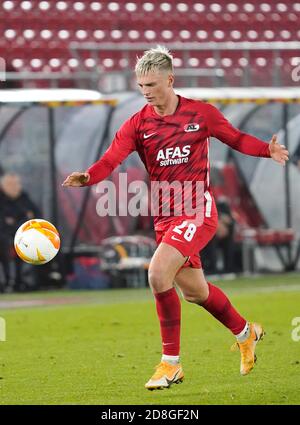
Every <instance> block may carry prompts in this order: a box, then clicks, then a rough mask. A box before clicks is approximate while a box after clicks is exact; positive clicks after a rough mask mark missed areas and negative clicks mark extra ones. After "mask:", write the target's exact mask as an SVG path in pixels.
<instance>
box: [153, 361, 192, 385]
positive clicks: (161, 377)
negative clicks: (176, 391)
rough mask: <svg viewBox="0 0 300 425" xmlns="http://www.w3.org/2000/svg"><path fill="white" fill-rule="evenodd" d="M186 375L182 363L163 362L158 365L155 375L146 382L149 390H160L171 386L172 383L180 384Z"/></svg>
mask: <svg viewBox="0 0 300 425" xmlns="http://www.w3.org/2000/svg"><path fill="white" fill-rule="evenodd" d="M183 378H184V375H183V370H182V367H181V364H180V363H178V364H175V365H173V364H170V363H167V362H161V363H159V365H157V366H156V371H155V373H154V375H153V376H152V377H151V378H150V379H149V381H148V382H147V383H146V384H145V388H147V389H148V390H159V389H163V388H169V387H170V386H171V385H172V384H179V383H180V382H182V381H183Z"/></svg>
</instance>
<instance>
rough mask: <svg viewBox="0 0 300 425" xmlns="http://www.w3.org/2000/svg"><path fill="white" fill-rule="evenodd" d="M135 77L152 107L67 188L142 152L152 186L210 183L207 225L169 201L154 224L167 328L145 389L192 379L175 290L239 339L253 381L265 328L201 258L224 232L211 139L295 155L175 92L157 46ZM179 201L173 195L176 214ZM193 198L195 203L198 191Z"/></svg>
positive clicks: (156, 279)
mask: <svg viewBox="0 0 300 425" xmlns="http://www.w3.org/2000/svg"><path fill="white" fill-rule="evenodd" d="M135 73H136V78H137V83H138V86H139V88H140V91H141V93H142V95H143V96H144V97H145V99H146V101H147V104H146V105H145V106H144V107H143V108H142V109H141V110H140V111H139V112H137V113H136V114H134V115H133V116H132V117H131V118H129V119H128V120H127V121H126V122H125V123H124V124H123V125H122V126H121V128H120V129H119V130H118V131H117V133H116V135H115V137H114V139H113V141H112V143H111V145H110V147H109V148H108V149H107V151H106V152H105V153H104V155H103V156H102V158H100V159H99V160H98V161H97V162H96V163H95V164H93V165H92V166H91V167H89V168H88V169H87V170H86V171H85V172H74V173H72V174H71V175H69V176H68V177H67V178H66V180H65V181H64V182H63V186H75V187H76V186H77V187H78V186H87V185H93V184H96V183H98V182H100V181H102V180H104V179H105V178H107V177H108V176H109V175H110V174H111V172H112V171H113V170H114V168H116V167H117V166H118V165H119V164H120V163H121V162H122V161H123V160H124V159H125V158H126V157H127V156H128V155H129V154H130V153H132V152H133V151H137V152H138V154H139V156H140V158H141V160H142V161H143V163H144V165H145V167H146V169H147V171H148V173H149V175H150V180H151V182H163V181H164V182H168V183H172V182H174V181H177V182H181V183H182V184H183V183H184V182H186V181H189V182H192V183H193V184H195V183H196V182H203V185H204V190H203V192H202V201H203V209H204V211H203V219H201V220H200V219H199V220H198V222H197V220H193V217H192V216H191V215H190V214H189V215H184V214H182V215H181V216H180V215H177V214H176V215H175V214H172V208H171V209H170V211H171V213H170V214H169V215H164V214H162V211H163V208H162V206H163V203H164V199H163V198H162V197H161V196H160V202H161V204H160V208H159V213H158V214H157V215H156V216H155V217H154V226H155V231H156V237H157V243H158V247H157V249H156V251H155V253H154V255H153V258H152V260H151V263H150V266H149V285H150V287H151V289H152V292H153V294H154V297H155V302H156V310H157V315H158V319H159V323H160V331H161V338H162V358H161V362H160V363H159V365H158V366H157V367H156V371H155V373H154V375H153V376H152V377H151V378H150V380H149V381H148V382H147V383H146V385H145V387H146V388H147V389H150V390H154V389H159V388H168V387H170V385H171V384H173V383H179V382H181V381H182V380H183V377H184V374H183V369H182V366H181V364H180V359H179V348H180V321H181V303H180V299H179V296H178V294H177V291H176V289H175V285H176V286H178V287H179V288H180V290H181V292H182V295H183V297H184V299H185V300H187V301H189V302H191V303H195V304H198V305H199V306H201V307H203V308H204V309H206V310H207V311H208V312H209V313H211V314H212V315H213V316H214V317H215V318H216V319H217V320H218V321H220V322H221V323H222V324H223V325H224V326H225V327H227V328H228V329H229V330H230V331H231V332H232V333H233V335H234V336H235V337H236V340H237V346H238V348H239V350H240V354H241V363H240V373H241V374H242V375H246V374H248V373H249V372H250V371H251V369H252V368H253V366H254V362H255V359H256V356H255V346H256V344H257V342H258V341H259V340H260V339H261V338H262V336H263V334H264V331H263V328H262V326H261V325H260V324H258V323H250V322H248V321H247V320H246V319H245V318H244V317H243V316H242V315H241V314H240V313H238V311H237V310H236V309H235V308H234V307H233V305H232V304H231V302H230V301H229V299H228V297H227V296H226V295H225V294H224V292H223V291H222V290H221V289H219V288H218V287H216V286H215V285H213V284H212V283H211V282H207V281H206V279H205V276H204V274H203V270H202V267H201V260H200V257H199V252H200V251H201V250H202V249H203V248H204V247H205V246H206V244H207V243H208V242H209V240H210V239H211V238H212V237H213V236H214V234H215V231H216V226H217V210H216V206H215V201H214V199H213V196H212V194H211V190H210V185H209V159H208V158H209V137H210V136H214V137H216V138H218V139H219V140H220V141H222V142H223V143H226V144H227V145H229V146H230V147H232V148H233V149H236V150H238V151H239V152H242V153H244V154H247V155H252V156H257V157H265V158H269V157H271V158H272V159H273V160H274V161H276V162H278V163H279V164H282V165H284V164H285V162H286V161H287V160H288V151H287V149H286V148H285V147H284V146H283V145H280V144H279V143H278V142H277V138H276V136H275V135H274V136H273V137H272V140H271V141H270V143H265V142H264V141H261V140H259V139H257V138H255V137H253V136H251V135H248V134H245V133H242V132H241V131H239V130H238V129H236V128H234V127H233V126H232V125H231V124H230V123H229V122H228V121H227V120H226V119H225V117H224V116H223V115H222V114H221V113H220V112H219V110H218V109H216V108H215V107H214V106H212V105H210V104H207V103H204V102H200V101H195V100H191V99H187V98H184V97H182V96H178V95H177V94H176V93H175V92H174V89H173V84H174V71H173V58H172V55H171V54H170V53H169V51H168V50H167V49H166V48H165V47H163V46H157V47H156V48H153V49H150V50H149V51H147V52H145V54H144V55H143V56H142V57H141V58H138V60H137V63H136V67H135ZM175 195H178V193H177V194H175ZM175 195H174V192H173V199H172V198H171V204H172V205H173V210H174V205H175V203H176V200H175ZM190 196H191V197H192V201H193V204H195V202H196V201H197V200H198V199H197V197H196V191H195V190H192V191H191V194H190Z"/></svg>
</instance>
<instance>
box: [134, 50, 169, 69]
mask: <svg viewBox="0 0 300 425" xmlns="http://www.w3.org/2000/svg"><path fill="white" fill-rule="evenodd" d="M152 71H168V72H170V73H172V74H173V73H174V69H173V56H172V55H171V53H170V52H169V50H168V49H167V48H166V47H165V46H160V45H157V46H156V47H155V48H152V49H150V50H147V51H146V52H145V53H144V55H143V56H141V57H138V58H137V61H136V65H135V73H136V74H137V75H145V74H148V73H149V72H152Z"/></svg>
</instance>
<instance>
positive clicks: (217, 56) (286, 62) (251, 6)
mask: <svg viewBox="0 0 300 425" xmlns="http://www.w3.org/2000/svg"><path fill="white" fill-rule="evenodd" d="M0 14H1V16H2V19H1V22H0V35H1V37H0V48H1V51H2V55H3V56H4V57H5V58H6V61H7V66H8V67H9V68H12V67H13V68H14V69H16V70H17V71H22V72H28V71H30V72H34V73H38V72H41V71H44V72H48V73H50V72H51V73H55V72H56V73H64V74H68V73H69V74H74V73H75V72H78V71H86V72H92V71H93V70H95V68H97V69H98V71H99V72H103V71H110V72H112V71H121V72H122V71H123V70H124V69H127V68H131V67H132V66H133V64H134V61H135V57H136V54H140V53H141V50H143V48H141V47H139V46H138V45H137V44H138V43H150V44H153V43H164V44H169V43H173V44H174V43H177V44H178V43H179V44H178V46H179V47H178V48H177V49H176V52H174V53H175V57H177V59H176V60H175V66H176V67H177V68H178V69H180V68H183V69H185V68H201V69H207V70H210V69H212V68H216V67H217V68H219V69H222V70H223V71H224V81H223V84H224V85H243V84H245V85H246V84H249V83H252V84H254V85H270V84H272V83H273V85H279V84H285V85H293V84H294V83H295V82H293V81H292V79H291V77H290V73H291V69H293V67H295V66H297V65H298V64H299V63H300V56H299V46H296V47H295V48H294V49H293V48H292V45H289V46H287V45H286V44H284V43H295V42H300V30H299V26H298V21H299V17H300V3H299V2H296V1H290V2H285V3H284V2H280V1H270V0H268V1H264V2H262V3H261V2H260V1H258V0H251V2H249V1H239V2H237V1H233V2H230V3H228V2H226V1H224V0H217V1H216V2H210V1H208V0H201V1H199V2H194V1H191V0H185V1H182V2H173V1H169V2H159V1H158V0H152V1H129V2H127V1H124V0H120V1H118V2H116V1H101V2H98V1H91V0H88V1H84V2H83V1H70V0H68V1H34V0H32V1H30V0H27V1H20V0H10V1H3V2H1V4H0ZM178 22H180V25H178ZM195 42H197V45H195ZM212 42H213V43H214V46H212V45H208V47H207V49H206V50H203V49H204V48H205V46H204V43H212ZM74 43H75V44H74ZM86 43H93V44H94V45H96V47H97V46H98V47H100V49H101V50H91V49H90V46H87V45H86ZM103 43H108V45H107V48H105V46H104V45H103ZM120 43H122V44H123V43H126V44H127V46H128V48H127V50H126V49H125V50H124V49H123V46H122V50H121V49H120V48H119V47H120V46H119V44H120ZM188 43H194V46H193V49H192V50H191V49H189V47H188ZM220 43H221V44H222V43H226V45H223V46H222V45H221V44H220ZM228 43H231V47H230V45H228ZM232 43H243V44H242V45H240V46H238V45H235V44H232ZM245 43H246V44H245ZM251 43H259V45H258V47H259V48H257V49H256V50H253V48H255V45H254V44H251ZM270 43H271V44H270ZM272 43H277V44H275V45H274V44H273V45H272ZM101 45H102V46H101ZM72 46H73V47H72ZM74 46H75V48H74ZM76 46H77V47H78V46H81V47H84V46H86V47H84V49H83V50H78V49H77V50H76ZM112 46H113V48H111V47H112ZM130 46H131V47H130ZM180 46H181V47H180ZM217 46H219V47H217ZM251 46H252V47H251ZM200 49H201V50H200ZM274 65H275V66H274ZM249 68H250V70H251V75H250V76H249V75H248V74H249ZM272 70H275V71H274V73H275V74H274V73H272ZM247 73H248V74H247ZM250 77H251V78H250ZM37 81H39V80H37ZM212 83H213V80H210V85H211V84H212ZM34 84H35V85H38V86H43V85H44V86H45V82H43V83H41V82H35V83H34ZM47 84H48V85H49V84H50V83H49V82H48V83H47ZM47 84H46V85H47ZM68 84H69V85H71V84H74V83H72V82H71V81H69V82H67V83H66V85H68Z"/></svg>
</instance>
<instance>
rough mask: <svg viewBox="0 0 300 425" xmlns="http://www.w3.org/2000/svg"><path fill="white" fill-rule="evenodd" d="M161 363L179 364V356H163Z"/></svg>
mask: <svg viewBox="0 0 300 425" xmlns="http://www.w3.org/2000/svg"><path fill="white" fill-rule="evenodd" d="M161 361H162V362H169V363H179V356H169V355H168V354H163V355H162V357H161Z"/></svg>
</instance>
